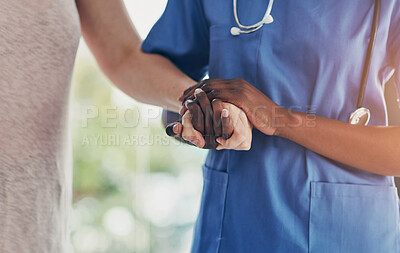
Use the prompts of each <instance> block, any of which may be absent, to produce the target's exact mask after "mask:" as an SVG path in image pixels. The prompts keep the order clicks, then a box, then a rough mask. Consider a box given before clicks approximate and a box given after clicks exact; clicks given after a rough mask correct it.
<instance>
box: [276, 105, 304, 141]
mask: <svg viewBox="0 0 400 253" xmlns="http://www.w3.org/2000/svg"><path fill="white" fill-rule="evenodd" d="M274 114H275V115H273V117H272V126H273V129H274V133H273V135H275V136H279V137H284V138H290V136H292V135H293V134H294V133H293V132H294V131H296V130H298V129H299V128H301V127H302V126H303V117H304V115H303V113H300V112H296V111H292V110H288V109H285V108H282V107H280V108H278V109H276V110H275V113H274Z"/></svg>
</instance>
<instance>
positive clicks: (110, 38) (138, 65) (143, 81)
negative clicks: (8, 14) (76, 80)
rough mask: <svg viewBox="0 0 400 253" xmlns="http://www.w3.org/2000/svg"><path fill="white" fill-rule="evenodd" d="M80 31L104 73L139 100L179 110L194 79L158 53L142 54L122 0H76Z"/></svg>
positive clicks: (138, 39)
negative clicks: (179, 98) (183, 94)
mask: <svg viewBox="0 0 400 253" xmlns="http://www.w3.org/2000/svg"><path fill="white" fill-rule="evenodd" d="M76 3H77V7H78V11H79V16H80V20H81V27H82V34H83V37H84V38H85V41H86V42H87V44H88V46H89V47H90V49H91V51H92V52H93V54H94V56H95V57H96V60H97V62H98V63H99V65H100V67H101V69H102V70H103V72H104V73H105V74H106V75H107V76H108V77H109V78H110V79H111V81H112V82H113V83H114V84H115V85H116V86H117V87H118V88H120V89H121V90H122V91H124V92H125V93H126V94H128V95H129V96H131V97H133V98H135V99H137V100H138V101H141V102H144V103H149V104H153V105H158V106H162V107H164V108H168V109H169V110H173V111H178V109H179V105H180V103H179V102H178V101H177V98H178V97H179V96H180V94H181V93H182V92H183V91H184V90H185V89H186V88H187V87H189V86H190V85H193V84H194V83H195V82H194V81H193V80H191V79H190V78H189V77H187V76H186V75H184V74H183V73H182V72H181V71H179V70H178V69H177V68H176V67H175V66H174V65H173V64H172V63H171V62H170V61H168V60H167V59H165V58H164V57H162V56H159V55H150V54H145V53H143V52H142V50H141V47H140V46H141V42H142V41H141V39H140V37H139V35H138V33H137V32H136V30H135V27H134V26H133V24H132V23H131V21H130V18H129V15H128V14H127V12H126V10H125V7H124V5H123V2H122V1H121V0H77V1H76Z"/></svg>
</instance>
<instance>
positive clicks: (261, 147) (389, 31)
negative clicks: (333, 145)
mask: <svg viewBox="0 0 400 253" xmlns="http://www.w3.org/2000/svg"><path fill="white" fill-rule="evenodd" d="M374 2H375V1H373V0H369V1H345V0H339V1H332V0H328V1H316V0H307V1H294V0H288V1H275V2H274V6H273V9H272V12H271V14H272V16H273V17H274V22H273V23H271V24H268V25H264V26H263V27H262V28H261V29H259V30H258V31H256V32H253V33H250V34H242V35H240V36H232V35H231V34H230V29H231V27H232V26H236V23H235V20H234V16H233V6H232V1H231V0H218V1H215V0H170V1H169V3H168V5H167V8H166V10H165V13H164V14H163V16H162V17H161V18H160V20H159V21H158V22H157V23H156V25H155V26H154V27H153V29H152V31H151V32H150V34H149V35H148V37H147V39H146V40H145V42H144V44H143V50H144V51H145V52H149V53H157V54H161V55H164V56H166V57H167V58H169V59H170V60H171V61H172V62H173V63H174V64H175V65H176V66H177V67H179V68H180V69H181V70H182V71H183V72H184V73H186V74H187V75H189V76H190V77H192V78H193V79H195V80H200V79H201V78H202V77H203V76H204V75H205V74H207V73H208V74H209V76H210V78H236V77H242V78H244V79H245V80H247V81H248V82H250V83H251V84H252V85H254V86H255V87H257V88H258V89H259V90H261V91H262V92H263V93H265V94H266V95H267V96H268V97H269V98H271V99H272V100H273V101H274V102H276V103H277V104H279V105H281V106H283V107H285V108H288V109H292V110H295V111H301V112H308V113H310V117H309V119H308V120H307V121H306V122H302V124H307V126H308V127H316V126H315V121H314V120H313V119H314V118H313V116H312V115H313V114H315V115H320V116H323V117H328V118H331V119H336V120H339V121H343V122H347V120H348V118H349V115H350V114H351V112H353V111H354V109H355V108H356V102H357V95H358V91H359V87H360V86H359V84H360V79H361V75H362V67H363V63H364V60H365V52H366V49H367V46H368V40H369V35H370V29H371V24H372V18H373V11H374ZM267 4H268V2H267V1H263V0H252V1H250V0H246V1H245V0H243V1H240V0H239V1H238V15H239V17H240V21H241V23H243V24H244V25H248V24H254V23H257V22H258V21H259V20H260V19H262V17H263V15H264V13H265V9H266V8H267ZM399 67H400V1H398V0H382V6H381V16H380V20H379V29H378V32H377V39H376V45H375V49H374V55H373V59H372V64H371V69H370V73H369V81H368V85H367V89H366V93H365V99H364V106H365V107H367V108H369V109H370V110H371V114H372V116H371V120H370V123H369V124H370V125H386V124H387V116H386V107H385V101H384V97H383V89H384V84H385V83H386V82H387V80H388V79H389V78H390V77H392V76H393V75H395V78H396V80H397V84H399V83H400V82H399V80H400V74H399V71H396V68H399ZM398 87H400V85H398ZM253 134H254V135H253V142H252V148H251V150H250V151H233V150H229V151H228V150H223V151H216V150H212V151H210V152H209V154H208V156H207V159H206V162H205V164H204V166H203V176H204V186H203V187H204V189H203V195H202V201H201V208H200V212H199V216H198V219H197V222H196V225H195V232H194V239H193V246H192V252H195V253H197V252H198V253H208V252H220V253H225V252H226V253H236V252H238V253H243V252H251V253H257V252H273V253H295V252H311V253H320V252H349V253H350V252H351V253H353V252H363V253H376V252H399V250H400V247H399V236H400V230H399V228H400V223H399V205H398V196H397V193H396V188H395V186H394V183H393V177H387V176H381V175H376V174H373V173H369V172H365V171H361V170H359V169H356V168H353V167H350V166H347V165H344V164H341V163H339V162H336V161H333V160H331V159H328V158H326V157H323V156H321V155H318V154H316V153H314V152H312V151H310V150H308V149H306V148H304V147H302V146H300V145H298V144H296V143H294V142H292V141H289V140H287V139H284V138H280V137H275V136H266V135H264V134H262V133H260V132H259V131H257V130H254V133H253Z"/></svg>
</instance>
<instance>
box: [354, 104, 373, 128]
mask: <svg viewBox="0 0 400 253" xmlns="http://www.w3.org/2000/svg"><path fill="white" fill-rule="evenodd" d="M370 117H371V113H370V111H369V110H368V109H367V108H365V107H361V108H358V109H357V110H355V111H354V112H353V113H352V114H351V115H350V118H349V123H350V124H352V125H363V126H366V125H368V122H369V119H370Z"/></svg>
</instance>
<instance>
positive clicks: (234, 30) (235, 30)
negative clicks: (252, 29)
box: [231, 26, 241, 36]
mask: <svg viewBox="0 0 400 253" xmlns="http://www.w3.org/2000/svg"><path fill="white" fill-rule="evenodd" d="M240 32H241V30H240V28H239V27H235V26H234V27H232V28H231V34H232V35H233V36H237V35H240Z"/></svg>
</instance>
